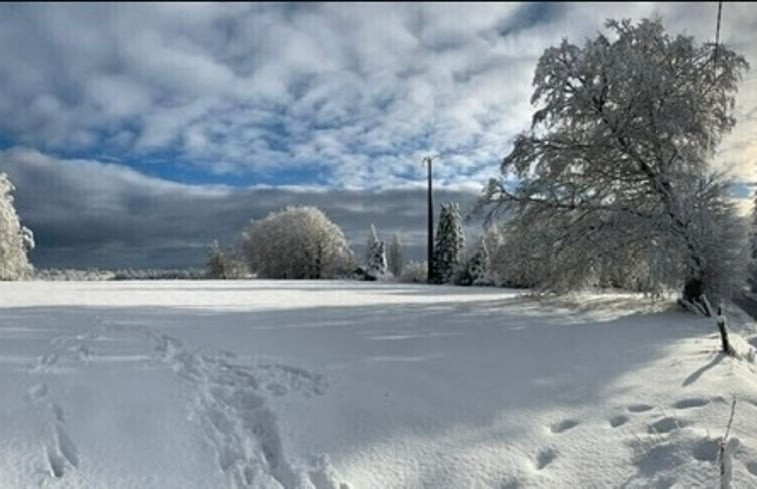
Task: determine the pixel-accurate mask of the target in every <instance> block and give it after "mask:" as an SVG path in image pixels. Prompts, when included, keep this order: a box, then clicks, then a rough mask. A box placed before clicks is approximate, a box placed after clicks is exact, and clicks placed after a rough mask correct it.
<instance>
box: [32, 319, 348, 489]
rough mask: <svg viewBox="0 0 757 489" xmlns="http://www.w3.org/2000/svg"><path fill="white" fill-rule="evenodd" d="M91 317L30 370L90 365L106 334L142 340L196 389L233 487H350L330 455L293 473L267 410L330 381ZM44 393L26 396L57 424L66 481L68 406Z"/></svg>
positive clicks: (53, 466) (53, 448) (70, 447)
mask: <svg viewBox="0 0 757 489" xmlns="http://www.w3.org/2000/svg"><path fill="white" fill-rule="evenodd" d="M94 319H95V322H96V325H95V327H94V328H93V329H92V330H91V331H89V332H87V333H83V334H77V335H73V336H64V337H60V338H56V339H54V340H53V341H51V347H52V351H50V352H48V353H46V354H44V355H42V356H40V357H39V358H38V359H37V362H36V364H35V365H34V367H33V368H32V369H31V371H32V373H46V372H48V371H49V370H50V369H51V368H52V367H54V366H55V365H56V364H58V363H59V361H60V360H61V359H64V358H65V359H70V360H73V361H75V362H76V361H81V362H84V363H88V362H89V360H90V359H91V357H92V356H94V352H93V350H92V348H91V346H90V345H91V343H92V342H93V341H96V340H97V339H98V338H99V337H100V333H101V332H102V330H109V332H110V333H116V334H127V335H129V336H132V337H133V336H134V335H136V336H138V337H142V338H144V339H145V340H147V342H148V344H151V345H152V349H153V350H154V351H155V352H157V354H158V358H155V359H156V360H158V361H160V362H162V363H165V364H167V365H168V366H169V368H171V369H172V370H173V371H174V372H175V373H176V374H177V375H178V376H179V377H180V378H181V379H183V380H184V381H187V382H190V383H191V384H192V386H193V388H194V390H195V392H196V393H197V398H196V403H195V405H194V408H193V409H194V415H195V417H196V419H198V420H199V421H200V424H201V426H202V427H203V429H204V432H205V436H206V438H207V440H208V441H209V443H210V444H211V445H212V446H213V447H214V448H215V449H216V452H217V456H218V466H219V468H220V470H221V471H223V472H224V473H225V474H226V475H227V477H228V480H229V483H230V486H229V487H230V488H234V489H236V488H246V487H281V486H283V487H285V488H289V487H312V488H315V489H336V488H338V489H349V486H348V485H347V484H343V483H342V484H339V483H337V482H336V480H335V478H336V475H335V471H334V469H333V468H332V467H331V465H330V463H329V461H328V457H326V456H320V457H312V459H311V460H310V462H309V464H308V465H307V466H306V467H305V468H304V469H295V468H294V467H293V466H292V465H291V464H290V463H289V462H288V461H287V460H286V457H285V455H284V451H283V447H282V441H281V437H280V435H279V432H278V427H277V422H276V416H275V413H274V411H273V410H272V409H271V408H270V407H269V406H268V401H267V396H268V395H273V396H282V395H284V394H286V393H287V392H289V391H290V390H297V391H300V392H301V393H303V394H304V395H306V396H310V395H313V394H318V395H320V394H323V392H324V391H325V387H326V383H325V379H324V378H323V377H322V376H320V375H315V374H312V373H310V372H308V371H306V370H302V369H298V368H295V367H289V366H285V365H277V364H274V365H256V366H254V367H247V366H243V365H237V364H234V363H232V360H233V358H234V354H233V353H231V352H221V354H220V355H219V356H206V355H202V354H200V353H198V352H194V351H190V350H188V349H187V348H185V347H184V346H183V345H182V343H181V342H180V341H179V340H177V339H176V338H173V337H170V336H167V335H158V334H156V333H155V332H154V331H152V330H149V329H147V328H143V327H134V326H128V327H125V326H123V325H118V324H106V323H104V322H103V321H102V320H100V319H99V318H94ZM47 392H48V388H47V385H46V384H36V385H34V386H32V387H30V388H29V389H28V391H27V393H26V398H27V400H29V401H30V402H32V403H34V404H44V405H45V408H46V409H47V410H49V411H48V412H49V416H50V418H51V420H52V421H51V423H50V427H49V431H50V440H49V442H48V443H47V445H46V446H45V456H46V460H47V464H48V467H49V471H50V474H52V476H53V477H55V478H62V477H63V476H64V474H65V472H66V471H67V470H68V468H69V467H74V468H76V467H78V465H79V456H78V450H77V448H76V445H75V444H74V443H73V441H72V440H71V438H70V436H69V435H68V433H67V432H66V430H65V426H64V425H65V416H64V412H63V409H62V408H61V407H60V406H59V405H57V404H55V403H52V402H49V401H48V400H47Z"/></svg>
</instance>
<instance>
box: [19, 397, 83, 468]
mask: <svg viewBox="0 0 757 489" xmlns="http://www.w3.org/2000/svg"><path fill="white" fill-rule="evenodd" d="M26 397H27V399H28V400H29V401H30V402H31V403H33V404H37V405H39V404H42V405H44V407H45V410H46V411H47V416H49V418H50V421H49V426H48V431H49V439H48V441H47V443H46V444H45V457H46V460H47V465H48V468H49V470H50V474H51V475H52V476H53V477H55V478H57V479H60V478H61V477H63V475H64V474H65V472H66V468H67V467H69V466H70V467H73V468H77V467H78V466H79V453H78V449H77V448H76V445H75V444H74V442H73V441H72V440H71V437H70V436H68V433H67V432H66V429H65V422H66V417H65V413H64V411H63V408H62V407H61V406H60V405H58V404H56V403H54V402H50V401H48V400H47V385H46V384H36V385H33V386H32V387H30V388H29V390H28V391H27V393H26Z"/></svg>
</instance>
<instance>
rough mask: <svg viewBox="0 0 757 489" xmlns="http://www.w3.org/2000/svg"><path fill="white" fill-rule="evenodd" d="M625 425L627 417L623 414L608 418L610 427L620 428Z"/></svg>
mask: <svg viewBox="0 0 757 489" xmlns="http://www.w3.org/2000/svg"><path fill="white" fill-rule="evenodd" d="M626 423H628V416H626V415H625V414H619V415H617V416H613V417H612V418H610V426H612V427H613V428H617V427H618V426H622V425H624V424H626Z"/></svg>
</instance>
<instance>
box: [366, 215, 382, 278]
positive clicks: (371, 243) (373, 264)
mask: <svg viewBox="0 0 757 489" xmlns="http://www.w3.org/2000/svg"><path fill="white" fill-rule="evenodd" d="M366 262H367V263H366V270H365V275H366V278H367V279H368V280H379V279H382V278H386V276H387V266H386V246H385V244H384V242H383V241H381V240H379V238H378V234H377V233H376V226H374V225H373V224H371V232H370V234H369V235H368V246H367V249H366Z"/></svg>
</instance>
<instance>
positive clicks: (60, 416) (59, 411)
mask: <svg viewBox="0 0 757 489" xmlns="http://www.w3.org/2000/svg"><path fill="white" fill-rule="evenodd" d="M50 409H52V411H53V416H55V421H57V422H58V423H61V424H62V423H63V422H65V421H66V415H65V413H64V412H63V408H62V407H60V405H58V404H55V403H53V404H52V405H51V406H50Z"/></svg>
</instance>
